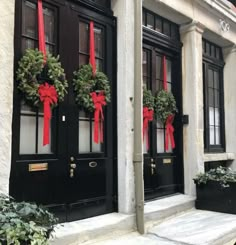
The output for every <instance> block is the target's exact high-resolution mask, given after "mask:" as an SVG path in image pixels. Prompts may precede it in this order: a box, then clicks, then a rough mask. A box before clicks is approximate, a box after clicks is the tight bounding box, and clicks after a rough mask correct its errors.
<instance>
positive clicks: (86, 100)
mask: <svg viewBox="0 0 236 245" xmlns="http://www.w3.org/2000/svg"><path fill="white" fill-rule="evenodd" d="M73 85H74V92H75V101H76V103H77V104H78V105H79V107H80V108H81V109H84V110H85V111H87V112H94V109H95V108H94V103H93V100H92V97H91V95H90V94H91V93H92V92H100V91H103V93H104V96H105V101H106V102H107V103H108V102H110V99H111V89H110V82H109V81H108V78H107V76H106V75H105V74H104V73H103V72H99V71H97V72H96V74H95V76H93V72H92V66H91V65H83V66H81V68H80V69H78V70H77V71H75V72H74V79H73Z"/></svg>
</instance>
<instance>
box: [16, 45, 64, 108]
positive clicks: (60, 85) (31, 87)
mask: <svg viewBox="0 0 236 245" xmlns="http://www.w3.org/2000/svg"><path fill="white" fill-rule="evenodd" d="M18 64H19V67H18V69H17V71H16V79H17V81H18V82H19V84H18V89H19V90H20V91H21V92H22V93H23V95H24V98H25V100H26V102H27V103H29V104H30V105H33V106H37V107H38V106H40V105H41V101H40V96H39V94H38V88H39V86H40V84H42V83H44V82H48V83H49V84H51V85H54V87H55V89H56V91H57V96H58V102H61V101H63V100H64V96H65V94H66V93H67V90H66V88H67V87H68V83H67V80H66V78H65V73H64V69H63V68H62V67H61V63H60V62H59V56H57V57H53V56H52V55H51V54H50V53H48V54H47V56H46V63H45V64H44V56H43V53H42V52H41V51H39V50H38V49H27V50H26V52H25V55H24V56H23V57H22V58H21V59H20V61H19V63H18Z"/></svg>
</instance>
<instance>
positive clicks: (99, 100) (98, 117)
mask: <svg viewBox="0 0 236 245" xmlns="http://www.w3.org/2000/svg"><path fill="white" fill-rule="evenodd" d="M90 95H91V97H92V100H93V104H94V107H95V111H94V135H93V138H94V142H95V143H97V144H98V143H100V142H101V143H103V120H104V117H103V111H102V107H103V106H104V105H106V100H105V96H104V94H103V91H101V92H99V93H96V92H92V93H90ZM100 123H101V124H100ZM99 129H100V130H99ZM99 134H100V141H99Z"/></svg>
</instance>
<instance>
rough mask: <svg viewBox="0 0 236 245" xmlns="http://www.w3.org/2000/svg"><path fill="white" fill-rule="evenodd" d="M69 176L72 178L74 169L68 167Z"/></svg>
mask: <svg viewBox="0 0 236 245" xmlns="http://www.w3.org/2000/svg"><path fill="white" fill-rule="evenodd" d="M70 178H74V169H73V168H71V169H70Z"/></svg>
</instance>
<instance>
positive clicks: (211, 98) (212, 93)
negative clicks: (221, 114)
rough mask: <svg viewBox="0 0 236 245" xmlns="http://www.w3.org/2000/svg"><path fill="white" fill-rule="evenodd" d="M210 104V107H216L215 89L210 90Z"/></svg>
mask: <svg viewBox="0 0 236 245" xmlns="http://www.w3.org/2000/svg"><path fill="white" fill-rule="evenodd" d="M208 103H209V106H210V107H214V91H213V89H211V88H209V89H208Z"/></svg>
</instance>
